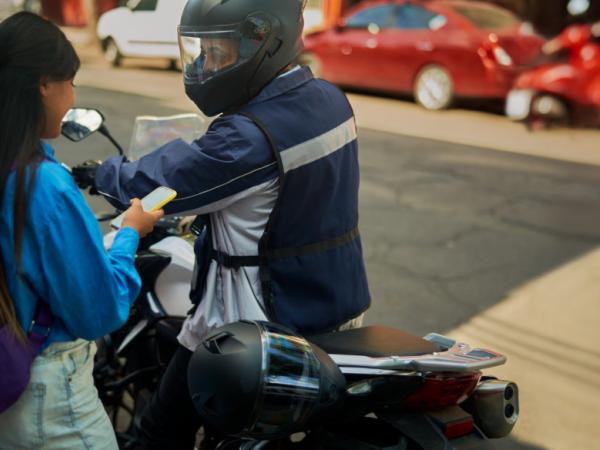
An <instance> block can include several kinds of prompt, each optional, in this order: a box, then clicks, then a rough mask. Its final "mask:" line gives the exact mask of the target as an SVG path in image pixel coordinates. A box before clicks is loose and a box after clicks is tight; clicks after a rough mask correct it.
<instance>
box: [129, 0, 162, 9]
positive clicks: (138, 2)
mask: <svg viewBox="0 0 600 450" xmlns="http://www.w3.org/2000/svg"><path fill="white" fill-rule="evenodd" d="M157 4H158V0H130V1H129V3H127V6H128V7H129V9H131V10H132V11H156V5H157Z"/></svg>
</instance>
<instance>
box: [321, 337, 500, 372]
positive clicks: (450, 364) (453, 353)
mask: <svg viewBox="0 0 600 450" xmlns="http://www.w3.org/2000/svg"><path fill="white" fill-rule="evenodd" d="M424 339H426V340H428V341H431V342H434V343H436V344H439V345H440V346H441V347H442V348H444V349H445V350H444V351H440V352H435V353H430V354H425V355H414V356H411V355H403V356H394V355H390V356H385V357H370V356H361V355H340V354H330V355H329V356H330V357H331V358H332V359H333V361H334V362H335V363H336V364H337V366H338V367H339V368H340V370H341V371H342V373H347V374H351V373H357V368H360V369H361V370H359V372H360V373H366V372H369V371H370V370H372V372H373V373H372V374H373V375H377V374H383V373H386V372H387V371H396V372H397V371H400V372H476V371H480V370H482V369H488V368H490V367H496V366H501V365H502V364H505V363H506V356H504V355H502V354H500V353H497V352H494V351H491V350H486V349H481V348H474V349H472V348H471V347H470V346H468V345H467V344H463V343H458V342H456V341H454V340H452V339H450V338H448V337H446V336H442V335H439V334H434V333H432V334H428V335H427V336H425V338H424Z"/></svg>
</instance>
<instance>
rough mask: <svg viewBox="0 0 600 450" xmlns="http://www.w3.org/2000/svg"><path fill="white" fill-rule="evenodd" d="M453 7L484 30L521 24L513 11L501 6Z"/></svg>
mask: <svg viewBox="0 0 600 450" xmlns="http://www.w3.org/2000/svg"><path fill="white" fill-rule="evenodd" d="M453 9H454V11H456V12H457V13H458V14H460V15H461V16H463V17H464V18H466V19H467V20H468V21H469V22H471V23H473V24H474V25H475V26H476V27H478V28H483V29H484V30H498V29H502V28H511V27H514V26H516V25H518V24H519V20H518V19H517V18H516V17H515V16H514V15H513V14H512V13H510V12H509V11H504V10H503V9H500V8H489V7H486V8H481V7H477V6H463V5H461V6H454V7H453Z"/></svg>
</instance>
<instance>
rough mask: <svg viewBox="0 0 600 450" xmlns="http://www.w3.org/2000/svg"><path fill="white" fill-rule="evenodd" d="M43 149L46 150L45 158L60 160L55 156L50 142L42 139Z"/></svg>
mask: <svg viewBox="0 0 600 450" xmlns="http://www.w3.org/2000/svg"><path fill="white" fill-rule="evenodd" d="M42 151H43V152H44V158H46V159H49V160H50V161H55V162H58V161H57V160H56V157H55V156H54V149H53V148H52V146H51V145H50V144H48V143H47V142H44V141H42Z"/></svg>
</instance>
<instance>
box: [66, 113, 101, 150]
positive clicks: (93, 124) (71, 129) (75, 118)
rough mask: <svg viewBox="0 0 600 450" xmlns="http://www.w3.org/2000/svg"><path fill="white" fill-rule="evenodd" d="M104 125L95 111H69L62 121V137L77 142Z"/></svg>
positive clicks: (99, 114)
mask: <svg viewBox="0 0 600 450" xmlns="http://www.w3.org/2000/svg"><path fill="white" fill-rule="evenodd" d="M103 123H104V117H103V116H102V114H101V113H100V111H97V110H95V109H85V108H73V109H70V110H69V111H68V112H67V114H66V115H65V117H64V118H63V120H62V130H61V132H62V135H63V136H65V137H66V138H67V139H69V140H71V141H73V142H79V141H81V140H83V139H85V138H86V137H88V136H89V135H90V134H92V133H95V132H96V131H98V130H99V129H100V127H101V126H102V124H103Z"/></svg>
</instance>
